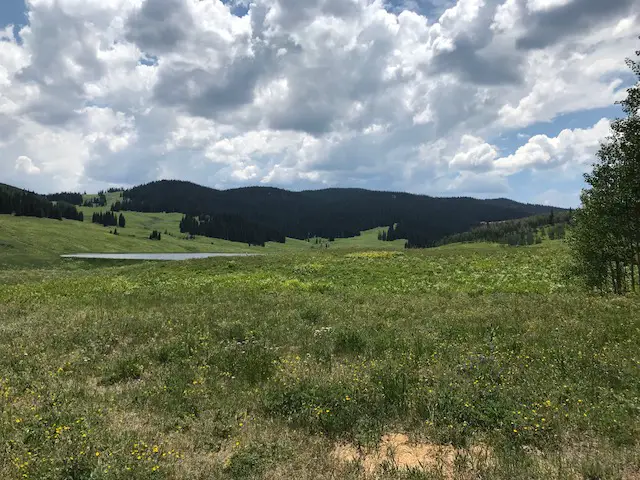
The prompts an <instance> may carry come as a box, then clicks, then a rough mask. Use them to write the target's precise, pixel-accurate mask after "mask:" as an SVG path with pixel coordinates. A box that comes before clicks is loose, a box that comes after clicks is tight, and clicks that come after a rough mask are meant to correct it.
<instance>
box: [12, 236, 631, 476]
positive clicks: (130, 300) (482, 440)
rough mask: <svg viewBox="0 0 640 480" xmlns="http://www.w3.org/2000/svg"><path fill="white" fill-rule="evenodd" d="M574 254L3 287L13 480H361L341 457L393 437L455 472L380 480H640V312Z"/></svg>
mask: <svg viewBox="0 0 640 480" xmlns="http://www.w3.org/2000/svg"><path fill="white" fill-rule="evenodd" d="M565 255H566V254H565V251H564V248H563V247H562V245H561V244H559V243H557V242H555V243H554V242H548V243H546V244H544V245H540V246H538V247H536V248H516V249H513V248H505V247H498V246H490V245H465V246H458V247H455V246H447V247H445V248H439V249H432V250H427V251H410V252H381V251H362V250H357V249H356V250H349V249H337V248H329V249H317V250H311V249H306V250H305V251H299V252H294V251H291V252H287V253H286V254H285V253H283V254H277V253H275V254H274V255H268V256H264V257H256V258H238V259H210V260H204V261H191V262H180V263H176V264H173V263H172V264H168V263H163V264H157V263H139V264H133V265H126V266H122V265H121V266H109V267H101V268H94V269H92V270H84V269H83V270H77V271H73V270H67V271H64V272H63V275H52V274H51V273H50V272H51V271H54V272H55V267H53V268H52V269H50V270H40V271H35V273H34V274H33V275H31V276H20V277H19V278H18V279H17V280H16V281H14V282H13V285H4V286H3V288H0V372H2V374H1V375H0V413H1V414H0V438H3V439H5V442H4V448H3V449H0V478H3V479H4V478H7V479H13V478H23V475H26V478H38V479H40V478H51V479H54V478H55V479H57V478H89V477H90V478H96V479H116V478H136V479H164V478H166V479H178V478H190V479H208V478H220V479H240V478H270V479H279V478H282V479H285V478H286V479H289V478H297V479H310V478H318V479H320V478H322V479H324V478H340V479H356V478H363V476H364V474H363V471H362V470H361V469H359V467H358V465H357V464H358V461H357V456H356V457H355V458H356V462H354V463H342V462H340V461H338V460H337V459H336V457H335V456H334V455H333V454H332V452H334V449H335V448H336V445H339V444H344V443H346V444H350V445H365V446H367V445H369V446H371V445H374V444H375V443H376V442H377V440H378V439H379V438H380V435H381V434H383V433H390V432H405V433H408V434H409V435H410V436H411V438H412V439H413V440H414V441H420V442H423V443H425V444H426V443H428V444H429V448H431V450H429V449H427V448H426V447H425V450H424V451H427V452H428V451H431V452H433V451H434V450H433V449H434V448H438V445H441V446H446V445H453V446H449V447H442V448H448V449H453V448H457V449H459V450H458V453H459V456H458V459H457V461H456V462H455V465H454V464H453V462H452V459H451V458H449V459H447V458H443V459H442V458H441V459H440V460H437V458H436V456H434V455H432V456H431V457H430V458H431V459H432V460H433V461H432V462H427V463H426V464H425V466H426V468H427V469H428V470H429V471H428V472H424V471H422V470H421V469H420V468H418V469H417V470H416V471H414V472H411V473H409V472H407V471H406V470H404V469H402V468H396V467H395V466H394V464H393V462H391V463H390V464H389V465H388V466H387V468H386V470H384V469H382V467H381V468H380V469H379V470H377V471H375V472H372V473H371V475H370V477H369V478H375V477H377V478H395V479H409V478H411V479H414V480H415V479H426V478H429V479H435V478H454V477H457V478H465V479H471V478H490V479H505V480H506V479H509V480H511V479H518V478H522V479H524V478H526V479H545V480H546V479H554V478H557V479H567V480H568V479H582V478H584V479H586V478H589V479H594V478H601V479H605V478H606V479H609V478H620V479H631V478H637V475H638V473H639V472H640V453H639V451H638V448H637V446H636V445H637V441H638V439H639V438H640V420H639V417H638V415H637V412H638V409H639V408H640V403H639V402H640V400H639V399H640V381H639V380H640V375H639V373H638V365H639V363H638V362H639V360H638V359H639V358H640V347H639V345H640V302H639V301H638V299H637V298H633V297H627V298H624V297H616V298H610V297H606V296H605V297H600V296H591V295H588V294H585V293H583V292H581V291H580V290H579V288H578V287H577V286H576V285H574V284H573V283H571V282H568V281H567V280H566V279H565V278H564V277H563V274H562V262H563V258H564V257H565ZM43 333H45V334H44V335H43ZM479 446H482V447H483V448H478V447H479ZM343 451H344V449H343ZM365 451H366V449H365ZM383 453H384V455H386V454H387V452H386V451H385V452H383ZM487 455H488V457H487ZM369 458H370V459H371V457H369ZM369 462H370V464H373V465H374V466H375V464H376V462H375V461H373V462H371V460H369ZM310 466H312V468H310ZM634 475H635V476H634Z"/></svg>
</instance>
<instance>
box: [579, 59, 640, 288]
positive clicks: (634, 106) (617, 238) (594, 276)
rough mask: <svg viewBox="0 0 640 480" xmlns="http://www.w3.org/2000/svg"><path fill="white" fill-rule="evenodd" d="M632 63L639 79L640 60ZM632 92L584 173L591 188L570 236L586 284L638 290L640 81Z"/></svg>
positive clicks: (587, 190) (630, 90)
mask: <svg viewBox="0 0 640 480" xmlns="http://www.w3.org/2000/svg"><path fill="white" fill-rule="evenodd" d="M636 54H637V55H638V56H640V51H638V52H636ZM627 63H628V65H629V66H630V68H631V69H632V70H633V72H634V73H635V74H636V75H637V76H638V79H639V80H640V62H634V61H633V60H628V62H627ZM627 93H628V95H627V98H626V99H625V100H623V101H622V102H620V103H621V104H622V109H623V111H624V113H625V114H626V115H627V116H626V117H625V118H620V119H617V120H615V121H614V122H613V123H612V125H611V130H612V133H611V136H610V137H609V138H608V139H607V140H606V141H605V142H603V143H602V144H601V146H600V150H599V151H598V155H597V156H598V163H596V164H595V165H594V166H593V171H592V172H591V173H588V174H586V175H585V181H586V183H587V184H588V185H589V188H588V189H586V190H583V192H582V195H581V201H582V207H581V208H580V210H579V211H578V212H577V213H576V228H575V231H574V232H573V235H572V239H571V240H572V241H571V245H572V251H573V256H574V260H575V267H574V268H575V271H576V272H577V273H578V274H580V275H581V276H582V278H583V279H584V280H585V282H586V284H587V286H589V287H591V288H597V289H599V290H612V291H613V292H615V293H625V292H627V291H628V290H630V289H633V290H635V289H636V283H637V282H638V281H639V278H638V277H639V276H640V270H638V265H639V260H640V156H639V152H640V115H639V109H640V82H638V83H636V85H635V86H633V87H631V88H630V89H629V90H627Z"/></svg>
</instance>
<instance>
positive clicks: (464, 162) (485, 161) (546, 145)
mask: <svg viewBox="0 0 640 480" xmlns="http://www.w3.org/2000/svg"><path fill="white" fill-rule="evenodd" d="M610 126H611V122H610V121H609V120H608V119H606V118H603V119H601V120H600V121H599V122H597V123H596V124H595V125H593V126H592V127H590V128H576V129H565V130H562V131H561V132H560V133H559V134H558V135H557V136H555V137H549V136H547V135H534V136H533V137H530V138H529V139H528V141H527V142H526V143H525V144H524V145H522V146H521V147H519V148H518V149H517V150H516V151H515V152H514V153H513V154H511V155H507V156H503V157H499V155H498V151H497V149H496V147H494V146H493V145H490V144H488V143H485V142H484V141H483V140H482V139H481V138H477V137H472V136H469V135H467V136H464V137H463V138H462V141H461V143H460V148H459V150H458V152H457V153H456V154H455V155H454V156H453V157H451V159H450V161H449V168H451V169H453V170H459V171H462V172H470V173H487V172H493V173H495V174H499V175H500V176H502V177H504V176H509V175H513V174H515V173H518V172H521V171H524V170H529V171H537V172H540V171H547V170H556V171H557V170H568V171H571V172H582V171H583V170H584V169H585V167H586V166H588V165H590V164H592V163H594V161H595V154H596V152H597V150H598V148H599V145H600V142H602V141H603V140H604V139H605V138H606V137H607V136H608V135H609V134H610Z"/></svg>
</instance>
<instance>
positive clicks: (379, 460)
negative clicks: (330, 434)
mask: <svg viewBox="0 0 640 480" xmlns="http://www.w3.org/2000/svg"><path fill="white" fill-rule="evenodd" d="M332 455H333V457H334V458H335V459H336V460H337V461H339V462H358V463H360V464H361V465H362V467H363V469H364V471H365V472H366V473H367V474H371V473H374V472H375V471H376V470H379V469H381V468H385V467H387V468H388V467H390V468H395V469H398V470H401V469H420V470H427V471H439V472H440V473H441V474H442V475H443V476H444V477H445V478H454V477H455V476H456V472H458V471H460V470H469V469H474V468H476V467H477V466H478V464H484V465H487V464H488V463H489V462H490V459H491V452H490V450H489V449H488V447H486V446H482V445H478V446H474V447H471V448H470V449H466V450H463V449H456V448H455V447H453V446H451V445H441V444H436V443H428V442H427V443H425V442H410V441H409V437H408V436H407V435H405V434H402V433H392V434H389V435H385V436H383V437H382V439H381V441H380V445H379V446H378V448H376V449H369V450H364V449H359V448H356V447H354V446H353V445H349V444H341V445H338V446H336V448H335V449H334V450H333V452H332Z"/></svg>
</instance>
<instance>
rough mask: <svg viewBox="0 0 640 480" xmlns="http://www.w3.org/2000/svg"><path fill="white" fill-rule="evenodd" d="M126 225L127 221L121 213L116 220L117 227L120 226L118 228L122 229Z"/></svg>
mask: <svg viewBox="0 0 640 480" xmlns="http://www.w3.org/2000/svg"><path fill="white" fill-rule="evenodd" d="M126 223H127V221H126V220H125V218H124V215H123V214H122V213H121V214H120V217H119V218H118V225H119V226H120V228H124V226H125V225H126Z"/></svg>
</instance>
